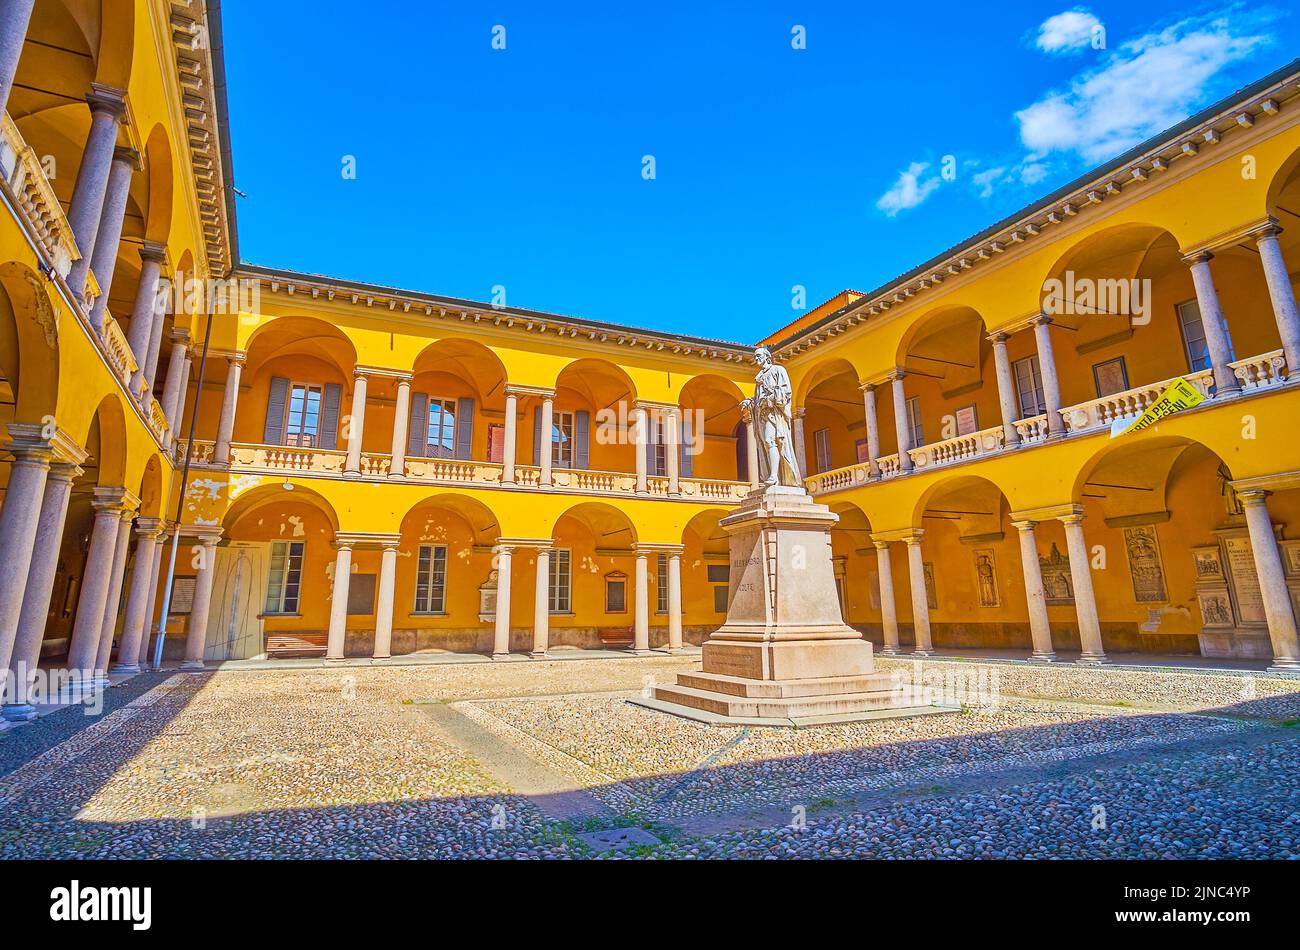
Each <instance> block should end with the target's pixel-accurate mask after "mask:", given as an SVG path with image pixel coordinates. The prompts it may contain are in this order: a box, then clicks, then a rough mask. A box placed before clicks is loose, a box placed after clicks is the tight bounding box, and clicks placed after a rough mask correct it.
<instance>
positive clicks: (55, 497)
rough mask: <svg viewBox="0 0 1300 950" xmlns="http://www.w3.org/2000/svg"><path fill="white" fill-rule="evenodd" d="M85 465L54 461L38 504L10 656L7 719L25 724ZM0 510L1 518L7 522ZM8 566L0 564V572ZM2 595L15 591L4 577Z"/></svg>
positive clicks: (33, 714)
mask: <svg viewBox="0 0 1300 950" xmlns="http://www.w3.org/2000/svg"><path fill="white" fill-rule="evenodd" d="M80 474H81V469H80V468H79V467H78V466H77V465H75V464H73V463H71V462H54V463H53V464H51V465H50V472H49V476H48V477H47V478H46V479H45V492H44V495H43V496H42V498H41V503H40V520H39V521H38V522H37V525H36V540H35V543H34V544H33V545H32V560H31V565H30V567H29V568H28V571H27V583H26V585H25V587H24V588H23V589H22V596H23V606H22V612H21V614H20V615H19V617H18V636H17V638H16V639H15V640H14V645H13V653H12V654H11V656H10V658H9V670H10V678H11V682H12V689H13V691H14V692H13V696H12V698H13V702H12V703H9V702H6V703H5V707H4V713H3V715H4V718H5V719H8V720H11V721H14V722H22V721H25V720H28V719H34V718H36V710H35V709H34V708H33V707H32V705H31V704H30V702H29V699H28V697H29V695H30V689H31V683H32V678H33V676H34V675H35V673H36V668H37V666H38V665H39V663H40V659H41V643H42V642H43V641H44V639H45V623H46V621H47V620H48V619H49V614H50V595H51V594H52V593H53V592H54V577H55V574H56V573H57V571H58V566H59V549H60V547H61V546H62V544H63V526H64V524H65V522H66V520H67V515H68V500H69V499H70V498H71V497H72V482H73V480H74V479H76V477H77V476H78V475H80ZM2 515H3V513H2V512H0V520H3V517H2ZM5 566H6V565H3V564H0V571H3V568H4V567H5ZM0 584H3V586H0V598H3V597H4V595H5V592H6V591H10V590H13V589H15V588H11V587H10V586H9V584H8V582H7V580H6V581H3V582H0Z"/></svg>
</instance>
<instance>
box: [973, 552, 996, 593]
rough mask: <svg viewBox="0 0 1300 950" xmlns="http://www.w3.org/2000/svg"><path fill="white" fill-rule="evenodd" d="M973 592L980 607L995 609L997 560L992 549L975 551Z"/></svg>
mask: <svg viewBox="0 0 1300 950" xmlns="http://www.w3.org/2000/svg"><path fill="white" fill-rule="evenodd" d="M975 585H976V586H975V590H976V593H977V595H978V598H979V599H978V603H979V605H980V606H981V607H997V606H998V605H999V604H1000V603H1001V600H1000V599H999V597H998V568H997V559H996V557H995V555H994V553H993V549H992V548H976V549H975Z"/></svg>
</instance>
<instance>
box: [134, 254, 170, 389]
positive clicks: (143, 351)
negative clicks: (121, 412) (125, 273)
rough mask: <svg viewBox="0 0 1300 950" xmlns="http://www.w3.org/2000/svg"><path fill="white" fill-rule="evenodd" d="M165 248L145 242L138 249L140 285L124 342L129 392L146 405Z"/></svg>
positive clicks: (159, 334)
mask: <svg viewBox="0 0 1300 950" xmlns="http://www.w3.org/2000/svg"><path fill="white" fill-rule="evenodd" d="M166 259H167V248H165V247H164V246H163V245H161V244H156V243H154V242H153V241H145V242H144V244H143V246H141V248H140V283H138V284H136V287H135V305H134V306H133V307H132V308H131V329H130V331H129V333H128V334H127V338H126V342H127V345H128V346H130V347H131V353H132V355H134V356H135V365H136V370H135V375H134V376H133V377H131V391H132V392H133V393H135V394H137V395H138V396H139V397H140V398H141V399H142V400H144V402H145V403H146V404H147V403H148V400H147V399H145V396H146V395H147V394H148V392H149V390H150V388H152V386H153V374H152V373H150V372H149V359H150V356H153V358H154V360H155V361H156V360H157V355H156V354H154V353H153V351H154V350H156V349H157V348H158V343H159V342H160V341H161V340H162V325H163V313H162V308H161V307H160V306H159V305H158V283H159V281H160V280H161V278H162V266H163V262H164V261H165V260H166Z"/></svg>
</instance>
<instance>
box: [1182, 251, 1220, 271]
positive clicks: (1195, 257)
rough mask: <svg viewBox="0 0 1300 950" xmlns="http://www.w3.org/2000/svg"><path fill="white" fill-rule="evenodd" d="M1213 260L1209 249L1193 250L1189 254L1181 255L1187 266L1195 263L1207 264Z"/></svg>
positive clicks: (1192, 265) (1193, 265)
mask: <svg viewBox="0 0 1300 950" xmlns="http://www.w3.org/2000/svg"><path fill="white" fill-rule="evenodd" d="M1212 260H1214V255H1213V254H1211V253H1210V252H1209V251H1193V252H1192V253H1191V254H1185V255H1183V263H1184V264H1187V265H1188V266H1189V267H1195V266H1196V265H1197V264H1208V263H1210V261H1212Z"/></svg>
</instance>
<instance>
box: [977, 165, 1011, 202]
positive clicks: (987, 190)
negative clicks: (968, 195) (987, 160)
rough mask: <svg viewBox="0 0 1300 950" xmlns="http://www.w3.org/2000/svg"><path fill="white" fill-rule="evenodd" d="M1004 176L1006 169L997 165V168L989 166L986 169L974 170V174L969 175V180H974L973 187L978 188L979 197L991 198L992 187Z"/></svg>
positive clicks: (1000, 181) (999, 182)
mask: <svg viewBox="0 0 1300 950" xmlns="http://www.w3.org/2000/svg"><path fill="white" fill-rule="evenodd" d="M1006 176H1007V170H1006V169H1005V168H1004V167H1002V166H1000V165H999V166H998V167H997V168H990V169H988V170H987V171H982V172H976V173H975V174H974V175H971V179H970V180H971V181H972V182H974V184H975V187H976V188H978V189H979V195H980V197H981V198H991V197H993V189H994V188H996V187H997V186H998V185H999V184H1001V183H1002V181H1003V179H1005V178H1006Z"/></svg>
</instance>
